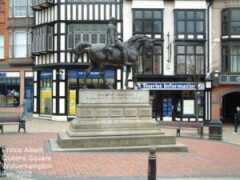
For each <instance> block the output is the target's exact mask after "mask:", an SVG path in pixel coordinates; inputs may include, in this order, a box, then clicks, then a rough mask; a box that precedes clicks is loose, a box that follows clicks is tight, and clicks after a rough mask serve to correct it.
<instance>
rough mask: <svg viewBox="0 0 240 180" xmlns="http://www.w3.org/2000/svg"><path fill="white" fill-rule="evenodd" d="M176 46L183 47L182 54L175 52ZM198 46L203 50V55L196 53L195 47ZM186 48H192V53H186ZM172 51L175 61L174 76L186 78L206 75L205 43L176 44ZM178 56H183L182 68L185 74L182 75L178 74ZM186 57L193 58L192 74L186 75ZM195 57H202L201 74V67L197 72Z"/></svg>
mask: <svg viewBox="0 0 240 180" xmlns="http://www.w3.org/2000/svg"><path fill="white" fill-rule="evenodd" d="M178 46H184V53H178V52H177V47H178ZM198 46H201V47H202V49H203V53H202V54H198V53H197V49H196V48H197V47H198ZM187 47H194V49H193V53H187ZM174 51H175V54H174V59H175V62H174V66H175V68H174V73H175V75H187V76H194V75H200V76H201V75H205V73H206V68H205V67H206V46H205V43H200V42H194V43H176V45H175V47H174ZM178 55H182V56H184V66H185V68H184V69H185V70H184V71H185V72H184V73H178V67H179V65H178V59H177V57H178ZM187 56H193V57H194V73H187V72H188V70H187ZM197 57H203V65H202V64H201V65H202V66H203V67H202V68H203V72H201V67H200V69H198V70H197Z"/></svg>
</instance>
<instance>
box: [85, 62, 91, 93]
mask: <svg viewBox="0 0 240 180" xmlns="http://www.w3.org/2000/svg"><path fill="white" fill-rule="evenodd" d="M92 69H93V65H92V63H91V64H90V66H89V67H88V68H87V69H86V71H85V72H86V76H85V78H84V89H86V88H87V78H88V76H89V75H90V73H91V71H92Z"/></svg>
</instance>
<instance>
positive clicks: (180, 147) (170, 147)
mask: <svg viewBox="0 0 240 180" xmlns="http://www.w3.org/2000/svg"><path fill="white" fill-rule="evenodd" d="M48 145H49V148H50V150H51V151H54V152H115V151H116V152H146V151H149V149H151V148H153V147H154V148H156V150H157V151H158V152H188V148H187V146H185V145H184V144H167V145H154V146H127V147H126V146H115V147H92V148H61V147H60V146H59V145H58V143H57V141H56V140H55V139H50V140H49V141H48Z"/></svg>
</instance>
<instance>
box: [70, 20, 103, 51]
mask: <svg viewBox="0 0 240 180" xmlns="http://www.w3.org/2000/svg"><path fill="white" fill-rule="evenodd" d="M74 25H80V26H86V25H91V26H94V25H96V24H92V23H84V24H78V23H69V24H67V25H66V29H67V33H66V40H65V41H66V42H67V46H66V47H67V48H66V49H68V50H70V49H72V48H74V47H75V46H76V44H77V43H78V42H77V41H75V40H76V38H75V37H76V36H78V37H80V40H82V42H86V43H91V44H106V41H107V31H106V30H107V29H103V30H102V28H100V29H101V31H100V30H99V28H98V29H97V30H96V29H94V28H93V29H90V30H82V31H79V30H78V29H77V30H70V28H74V27H71V26H74ZM97 25H100V26H105V27H107V23H97ZM86 27H87V26H86ZM84 35H87V36H88V41H84V40H83V39H84ZM92 35H97V42H96V43H93V42H92ZM102 35H104V36H105V42H103V43H102V42H101V36H102ZM70 38H71V39H72V41H71V39H70Z"/></svg>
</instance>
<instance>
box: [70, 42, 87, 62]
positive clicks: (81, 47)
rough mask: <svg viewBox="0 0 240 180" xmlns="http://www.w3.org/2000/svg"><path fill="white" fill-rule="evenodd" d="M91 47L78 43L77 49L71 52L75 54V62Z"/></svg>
mask: <svg viewBox="0 0 240 180" xmlns="http://www.w3.org/2000/svg"><path fill="white" fill-rule="evenodd" d="M88 47H91V44H88V43H78V44H77V45H76V47H75V48H73V49H72V50H71V53H73V54H75V58H74V61H75V62H77V60H78V58H79V57H80V56H81V55H82V54H83V53H84V52H85V51H84V50H85V49H86V48H88Z"/></svg>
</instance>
